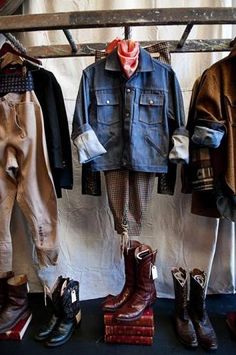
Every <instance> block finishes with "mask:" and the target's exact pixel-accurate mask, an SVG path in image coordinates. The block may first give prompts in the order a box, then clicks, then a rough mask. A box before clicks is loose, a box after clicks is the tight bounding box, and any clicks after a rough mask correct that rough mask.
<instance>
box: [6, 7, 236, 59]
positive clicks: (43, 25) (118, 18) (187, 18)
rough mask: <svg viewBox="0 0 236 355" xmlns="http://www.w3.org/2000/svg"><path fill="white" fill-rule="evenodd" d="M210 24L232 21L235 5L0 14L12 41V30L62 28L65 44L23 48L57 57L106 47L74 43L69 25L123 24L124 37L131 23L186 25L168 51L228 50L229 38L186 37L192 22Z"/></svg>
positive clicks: (87, 53) (235, 19)
mask: <svg viewBox="0 0 236 355" xmlns="http://www.w3.org/2000/svg"><path fill="white" fill-rule="evenodd" d="M213 24H236V7H214V8H211V7H195V8H153V9H132V10H130V9H129V10H105V11H103V10H100V11H74V12H60V13H47V14H33V15H13V16H1V17H0V33H3V34H5V36H6V37H7V38H8V40H10V41H11V42H12V43H13V44H14V36H13V35H12V33H17V32H26V31H42V30H63V31H64V34H65V36H66V38H67V40H68V42H69V45H68V44H64V45H50V46H34V47H29V48H26V52H27V53H28V54H29V55H31V56H34V57H38V58H58V57H71V56H78V57H80V56H93V55H94V53H95V51H96V50H98V49H100V50H102V49H104V48H105V47H106V43H76V42H75V40H74V39H73V36H72V33H71V31H70V29H84V28H90V29H91V28H93V29H96V28H109V27H123V28H124V33H125V38H126V39H128V38H130V36H131V27H135V26H172V25H186V28H185V30H184V32H183V34H182V37H181V38H180V40H179V41H174V40H169V41H168V43H169V50H170V52H172V53H187V52H213V51H214V52H216V51H218V52H219V51H230V50H231V43H232V39H208V40H201V39H195V40H187V38H188V36H189V34H190V32H191V30H192V28H193V26H195V25H213ZM156 42H157V41H147V42H140V44H141V45H142V46H148V45H151V44H154V43H156ZM158 42H163V41H158ZM165 42H166V41H165ZM23 49H24V47H23Z"/></svg>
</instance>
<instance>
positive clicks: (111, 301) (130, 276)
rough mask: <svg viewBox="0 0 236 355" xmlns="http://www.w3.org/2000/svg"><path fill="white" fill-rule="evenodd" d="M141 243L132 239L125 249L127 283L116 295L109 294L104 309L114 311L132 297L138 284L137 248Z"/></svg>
mask: <svg viewBox="0 0 236 355" xmlns="http://www.w3.org/2000/svg"><path fill="white" fill-rule="evenodd" d="M139 245H140V243H139V242H138V241H137V240H131V241H130V247H129V248H127V247H126V248H125V249H124V264H125V284H124V286H123V289H122V291H121V292H120V293H119V294H118V295H116V296H112V295H109V296H108V297H107V298H106V299H105V301H104V302H103V310H104V311H111V312H114V311H116V310H117V309H118V308H120V307H121V306H122V305H123V304H124V303H125V302H127V301H128V299H129V298H130V297H131V295H132V294H133V292H134V290H135V286H136V260H135V257H134V252H135V249H136V248H137V247H138V246H139Z"/></svg>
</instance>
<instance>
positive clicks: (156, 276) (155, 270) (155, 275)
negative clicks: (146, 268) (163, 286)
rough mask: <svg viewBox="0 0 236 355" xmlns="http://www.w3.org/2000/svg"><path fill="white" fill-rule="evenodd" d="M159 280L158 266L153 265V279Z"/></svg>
mask: <svg viewBox="0 0 236 355" xmlns="http://www.w3.org/2000/svg"><path fill="white" fill-rule="evenodd" d="M157 278H158V274H157V267H156V265H152V279H153V280H155V279H157Z"/></svg>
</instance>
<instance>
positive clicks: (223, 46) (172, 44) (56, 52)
mask: <svg viewBox="0 0 236 355" xmlns="http://www.w3.org/2000/svg"><path fill="white" fill-rule="evenodd" d="M230 41H231V39H212V40H200V39H199V40H188V41H186V42H185V44H184V46H183V47H182V48H178V47H177V45H178V43H179V41H168V43H169V50H170V52H171V53H192V52H225V51H230V50H231V49H232V48H231V47H230ZM159 42H165V41H159ZM155 43H157V42H156V41H148V42H140V44H141V46H142V47H147V46H150V45H152V44H155ZM106 45H107V44H106V43H83V44H78V45H77V47H78V50H77V52H76V53H73V52H72V50H71V47H70V46H69V45H67V44H64V45H51V46H35V47H29V48H27V54H28V55H30V56H33V57H37V58H61V57H89V56H94V54H95V51H96V50H104V48H105V47H106Z"/></svg>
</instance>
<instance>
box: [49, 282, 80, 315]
mask: <svg viewBox="0 0 236 355" xmlns="http://www.w3.org/2000/svg"><path fill="white" fill-rule="evenodd" d="M49 297H50V299H51V303H52V307H53V312H54V314H55V316H56V317H58V318H61V319H65V320H70V319H73V318H75V317H76V315H77V314H78V313H79V311H80V302H79V282H78V281H74V280H70V278H64V277H62V276H59V277H58V278H57V280H56V282H55V284H54V286H53V288H52V290H51V292H50V294H49Z"/></svg>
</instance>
